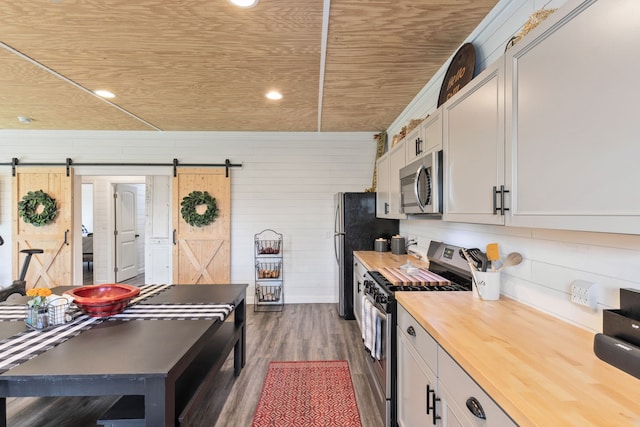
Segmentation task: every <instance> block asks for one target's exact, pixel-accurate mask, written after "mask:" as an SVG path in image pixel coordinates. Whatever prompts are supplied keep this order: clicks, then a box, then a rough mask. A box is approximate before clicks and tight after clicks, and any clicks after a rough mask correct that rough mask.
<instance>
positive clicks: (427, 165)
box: [400, 150, 442, 216]
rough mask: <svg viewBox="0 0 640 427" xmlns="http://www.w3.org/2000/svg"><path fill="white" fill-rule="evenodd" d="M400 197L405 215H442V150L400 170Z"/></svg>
mask: <svg viewBox="0 0 640 427" xmlns="http://www.w3.org/2000/svg"><path fill="white" fill-rule="evenodd" d="M400 195H401V199H400V205H401V210H402V212H404V213H406V214H422V215H434V216H440V215H442V150H440V151H434V152H431V153H429V154H427V155H425V156H423V157H421V158H419V159H418V160H416V161H414V162H412V163H410V164H408V165H407V166H405V167H403V168H402V169H400Z"/></svg>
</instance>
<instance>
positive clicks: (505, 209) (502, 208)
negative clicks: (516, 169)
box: [500, 185, 509, 215]
mask: <svg viewBox="0 0 640 427" xmlns="http://www.w3.org/2000/svg"><path fill="white" fill-rule="evenodd" d="M508 192H509V190H505V189H504V185H501V186H500V213H501V214H502V215H504V213H505V211H508V210H509V208H505V207H504V195H505V194H506V193H508Z"/></svg>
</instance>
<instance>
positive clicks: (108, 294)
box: [65, 283, 140, 317]
mask: <svg viewBox="0 0 640 427" xmlns="http://www.w3.org/2000/svg"><path fill="white" fill-rule="evenodd" d="M65 294H67V295H70V296H71V297H73V302H74V303H75V304H76V305H77V306H78V308H79V309H80V310H82V311H83V312H84V313H85V314H87V315H89V316H92V317H106V316H113V315H114V314H118V313H122V312H123V311H124V309H125V308H127V305H128V304H129V301H131V299H132V298H133V297H135V296H137V295H138V294H140V289H138V288H136V287H135V286H131V285H125V284H123V283H115V284H104V285H90V286H81V287H79V288H76V289H71V290H68V291H66V292H65Z"/></svg>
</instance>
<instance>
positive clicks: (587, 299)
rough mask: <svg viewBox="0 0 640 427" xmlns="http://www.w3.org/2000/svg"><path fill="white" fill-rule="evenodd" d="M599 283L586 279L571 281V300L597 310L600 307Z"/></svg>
mask: <svg viewBox="0 0 640 427" xmlns="http://www.w3.org/2000/svg"><path fill="white" fill-rule="evenodd" d="M597 291H598V285H597V284H596V283H593V282H588V281H586V280H574V281H573V282H572V283H571V302H573V303H576V304H579V305H584V306H585V307H589V308H592V309H593V310H595V309H596V308H597V307H598V292H597Z"/></svg>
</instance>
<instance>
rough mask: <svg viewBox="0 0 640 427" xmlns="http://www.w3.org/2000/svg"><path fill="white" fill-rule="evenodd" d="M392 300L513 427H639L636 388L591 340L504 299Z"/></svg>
mask: <svg viewBox="0 0 640 427" xmlns="http://www.w3.org/2000/svg"><path fill="white" fill-rule="evenodd" d="M396 298H397V300H398V301H399V302H400V304H402V305H403V306H404V307H405V308H406V309H407V311H408V312H409V313H410V314H411V315H412V316H413V317H415V319H416V320H417V321H418V322H419V323H420V324H421V325H422V326H423V327H424V328H425V329H426V330H427V332H429V333H430V334H431V335H432V336H433V338H435V340H436V341H438V343H439V344H440V346H441V347H442V348H443V349H444V350H445V351H446V352H447V353H449V355H451V357H453V358H454V359H455V360H456V361H457V362H458V364H459V365H460V366H461V367H462V368H463V369H464V370H465V371H466V372H467V373H468V374H469V375H470V376H471V377H472V378H473V379H474V380H475V381H476V382H477V383H478V384H479V385H480V386H481V387H482V388H483V389H484V390H485V391H486V392H487V393H488V394H489V395H490V396H491V397H492V398H493V399H494V400H495V401H496V403H498V405H500V406H501V407H502V409H503V410H504V411H505V412H507V413H508V414H509V416H511V418H513V420H514V421H515V422H516V423H518V424H519V425H521V426H541V427H542V426H544V427H547V426H580V427H585V426H594V427H595V426H598V427H602V426H616V427H620V426H635V427H638V426H640V380H638V379H636V378H634V377H633V376H631V375H629V374H627V373H625V372H623V371H621V370H619V369H617V368H614V367H613V366H611V365H609V364H607V363H605V362H603V361H601V360H600V359H598V358H597V357H596V355H595V354H594V352H593V337H594V334H593V333H592V332H588V331H586V330H584V329H580V328H578V327H576V326H573V325H570V324H568V323H565V322H563V321H561V320H558V319H555V318H553V317H551V316H548V315H546V314H544V313H542V312H540V311H537V310H535V309H533V308H531V307H528V306H526V305H524V304H521V303H518V302H516V301H514V300H511V299H509V298H505V297H504V296H503V297H501V299H500V300H498V301H481V300H479V299H475V298H474V297H473V295H472V293H471V292H397V293H396Z"/></svg>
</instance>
